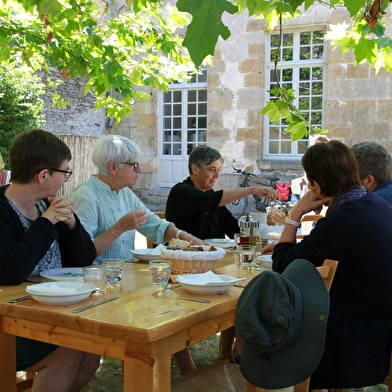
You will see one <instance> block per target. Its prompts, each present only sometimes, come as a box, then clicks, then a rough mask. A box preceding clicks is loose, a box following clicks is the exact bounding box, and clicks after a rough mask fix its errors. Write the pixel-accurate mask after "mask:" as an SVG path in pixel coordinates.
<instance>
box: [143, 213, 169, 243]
mask: <svg viewBox="0 0 392 392" xmlns="http://www.w3.org/2000/svg"><path fill="white" fill-rule="evenodd" d="M154 214H156V215H158V216H159V217H160V218H161V219H165V212H164V211H159V212H154ZM146 240H147V249H152V248H155V244H154V243H153V242H152V241H151V240H150V239H148V238H146Z"/></svg>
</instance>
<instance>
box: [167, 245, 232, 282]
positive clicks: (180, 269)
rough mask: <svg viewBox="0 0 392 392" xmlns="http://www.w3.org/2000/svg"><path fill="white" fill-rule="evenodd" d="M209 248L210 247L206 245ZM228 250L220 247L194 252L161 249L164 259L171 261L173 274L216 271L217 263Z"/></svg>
mask: <svg viewBox="0 0 392 392" xmlns="http://www.w3.org/2000/svg"><path fill="white" fill-rule="evenodd" d="M206 248H208V247H206ZM225 254H226V251H225V250H224V249H222V248H218V249H217V250H216V251H212V252H193V251H183V250H170V249H163V248H162V249H161V255H162V257H163V258H164V259H167V260H169V261H171V263H172V274H175V275H179V274H201V273H204V272H207V271H212V272H214V271H215V267H216V263H217V262H218V261H219V260H221V259H222V258H223V256H224V255H225Z"/></svg>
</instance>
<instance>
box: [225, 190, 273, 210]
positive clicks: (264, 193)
mask: <svg viewBox="0 0 392 392" xmlns="http://www.w3.org/2000/svg"><path fill="white" fill-rule="evenodd" d="M250 195H259V196H261V197H266V198H267V199H270V200H276V199H279V192H277V191H276V190H275V189H273V188H271V187H247V188H236V189H225V190H224V191H223V193H222V198H221V200H220V202H219V206H225V205H227V204H230V203H232V202H233V201H235V200H238V199H242V198H243V197H247V196H250Z"/></svg>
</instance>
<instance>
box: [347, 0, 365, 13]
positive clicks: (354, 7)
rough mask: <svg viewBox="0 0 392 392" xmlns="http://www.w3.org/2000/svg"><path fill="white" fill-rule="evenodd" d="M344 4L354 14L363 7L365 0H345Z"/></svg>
mask: <svg viewBox="0 0 392 392" xmlns="http://www.w3.org/2000/svg"><path fill="white" fill-rule="evenodd" d="M344 5H345V6H346V8H347V10H348V11H349V12H350V15H351V16H354V15H356V14H357V13H358V12H359V11H360V10H361V9H362V8H363V6H364V2H363V1H358V0H344Z"/></svg>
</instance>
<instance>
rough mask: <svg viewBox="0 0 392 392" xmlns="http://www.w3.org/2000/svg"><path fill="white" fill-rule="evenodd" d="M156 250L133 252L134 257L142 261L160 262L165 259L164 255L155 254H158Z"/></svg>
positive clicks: (137, 250) (136, 250)
mask: <svg viewBox="0 0 392 392" xmlns="http://www.w3.org/2000/svg"><path fill="white" fill-rule="evenodd" d="M154 250H155V249H135V250H131V252H132V253H133V254H134V256H135V257H136V258H137V259H139V260H140V261H150V260H160V259H163V257H162V255H161V254H160V253H159V255H157V254H154V253H156V250H155V252H154Z"/></svg>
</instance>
